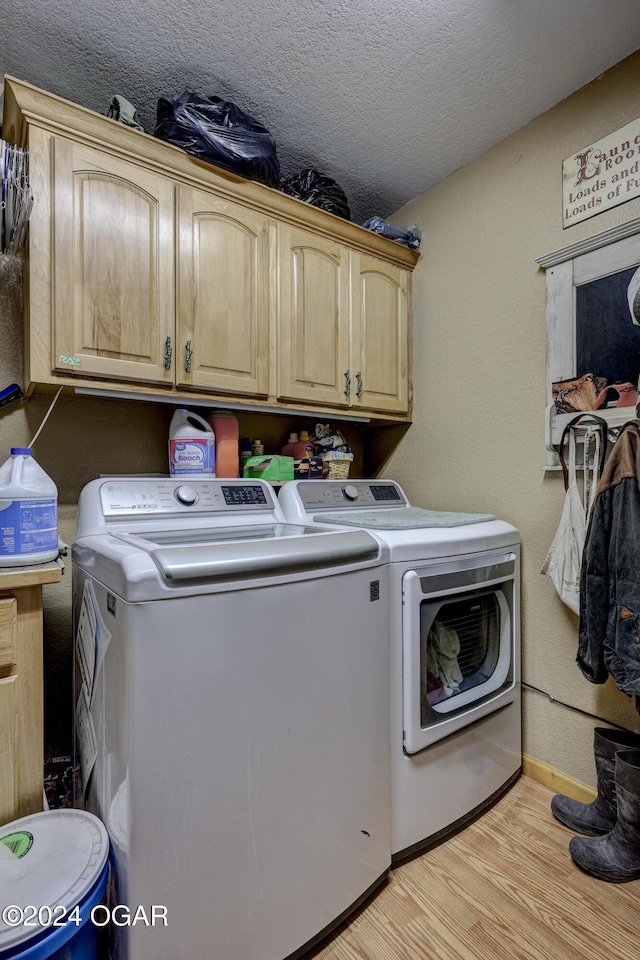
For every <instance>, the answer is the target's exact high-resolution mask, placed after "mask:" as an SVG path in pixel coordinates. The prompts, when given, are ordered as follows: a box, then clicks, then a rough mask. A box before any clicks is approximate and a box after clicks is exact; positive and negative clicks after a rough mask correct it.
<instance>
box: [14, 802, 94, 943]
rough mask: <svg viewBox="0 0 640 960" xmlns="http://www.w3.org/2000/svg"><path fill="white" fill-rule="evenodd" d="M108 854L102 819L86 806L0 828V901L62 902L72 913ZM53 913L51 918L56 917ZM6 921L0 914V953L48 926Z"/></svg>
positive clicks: (21, 903) (27, 903) (21, 904)
mask: <svg viewBox="0 0 640 960" xmlns="http://www.w3.org/2000/svg"><path fill="white" fill-rule="evenodd" d="M108 853H109V838H108V836H107V831H106V829H105V827H104V824H103V823H102V822H101V821H100V820H98V818H97V817H94V815H93V814H92V813H87V812H85V811H84V810H48V811H46V812H44V813H34V814H32V815H31V816H29V817H22V818H21V819H20V820H14V821H12V822H11V823H7V824H5V825H4V826H3V827H1V828H0V860H1V861H2V866H1V867H0V902H1V903H2V906H3V907H6V906H8V905H10V904H15V905H16V906H17V907H19V908H24V907H26V906H34V907H36V909H38V908H40V907H51V908H53V907H56V906H58V905H61V906H63V907H64V908H65V911H66V912H70V911H71V910H73V908H74V907H75V906H76V905H77V904H78V903H80V901H81V900H82V899H83V898H84V897H85V896H86V895H87V894H88V893H89V891H90V890H91V888H92V887H93V886H94V884H95V882H96V880H97V879H98V877H99V876H100V873H101V871H102V868H103V867H104V865H105V863H106V860H107V855H108ZM56 917H57V914H56V916H54V917H52V918H51V919H52V920H55V919H56ZM41 919H43V920H44V921H45V923H44V926H40V925H39V922H38V921H39V917H38V916H37V915H36V916H35V917H34V918H33V922H34V923H35V924H37V926H29V927H25V926H24V925H23V924H22V923H21V924H20V925H19V926H15V927H11V926H7V925H6V924H5V923H4V921H3V920H2V919H0V952H1V951H3V950H8V949H9V948H10V947H15V946H16V945H17V944H20V943H24V942H25V941H28V940H31V939H33V938H34V937H37V936H39V935H40V934H41V933H42V932H43V931H44V930H45V929H47V928H50V929H53V928H52V927H51V924H50V923H47V920H48V919H49V918H48V916H47V911H42V917H41Z"/></svg>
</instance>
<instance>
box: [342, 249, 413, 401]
mask: <svg viewBox="0 0 640 960" xmlns="http://www.w3.org/2000/svg"><path fill="white" fill-rule="evenodd" d="M351 267H352V311H353V319H352V336H351V350H352V352H351V368H352V377H353V383H352V405H353V406H357V407H361V408H362V409H363V410H364V409H366V410H375V411H385V412H389V413H406V412H407V410H408V408H409V323H408V301H409V289H408V287H409V274H408V272H407V271H406V270H402V269H401V268H400V267H395V266H393V265H392V264H389V263H385V262H384V261H382V260H377V259H375V258H374V257H367V256H362V255H359V254H352V264H351Z"/></svg>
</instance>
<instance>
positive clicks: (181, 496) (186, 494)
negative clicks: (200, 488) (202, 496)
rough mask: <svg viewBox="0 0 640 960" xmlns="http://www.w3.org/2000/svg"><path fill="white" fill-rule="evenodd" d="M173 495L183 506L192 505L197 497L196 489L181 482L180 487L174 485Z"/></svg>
mask: <svg viewBox="0 0 640 960" xmlns="http://www.w3.org/2000/svg"><path fill="white" fill-rule="evenodd" d="M174 496H175V498H176V500H177V501H178V503H183V504H184V505H185V507H192V506H193V505H194V503H196V501H197V499H198V494H197V491H196V490H194V489H193V487H189V486H187V485H186V484H183V485H182V486H181V487H176V489H175V491H174Z"/></svg>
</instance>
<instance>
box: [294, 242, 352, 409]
mask: <svg viewBox="0 0 640 960" xmlns="http://www.w3.org/2000/svg"><path fill="white" fill-rule="evenodd" d="M279 265H280V295H279V300H278V321H279V325H278V338H277V339H278V395H279V396H280V397H281V398H283V399H288V400H303V401H304V402H306V403H310V404H311V405H313V404H328V405H330V406H333V407H342V406H347V405H348V403H349V395H348V391H347V389H346V388H347V385H348V378H349V372H348V367H349V252H348V250H347V249H346V248H345V247H344V246H343V245H342V244H340V243H337V242H335V241H332V240H327V239H325V238H323V237H317V236H315V235H314V234H311V233H309V232H307V231H304V230H297V229H294V228H292V227H289V226H282V227H281V228H280V230H279Z"/></svg>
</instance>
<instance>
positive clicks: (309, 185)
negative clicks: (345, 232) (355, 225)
mask: <svg viewBox="0 0 640 960" xmlns="http://www.w3.org/2000/svg"><path fill="white" fill-rule="evenodd" d="M278 189H280V190H282V192H283V193H287V194H288V195H289V196H290V197H295V198H296V200H304V201H305V203H310V204H311V206H312V207H320V209H321V210H326V211H327V212H328V213H335V214H336V215H337V216H338V217H343V219H345V220H351V211H350V210H349V203H348V201H347V197H346V194H345V192H344V190H343V189H342V187H341V186H340V185H339V184H337V183H336V181H335V180H332V179H331V178H330V177H325V176H323V175H322V174H321V173H318V171H317V170H302V171H301V172H300V173H296V174H295V175H294V176H292V177H287V178H286V179H285V180H281V181H280V183H279V184H278Z"/></svg>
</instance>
